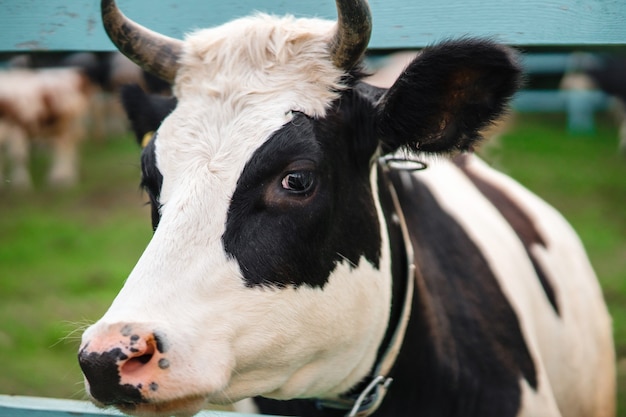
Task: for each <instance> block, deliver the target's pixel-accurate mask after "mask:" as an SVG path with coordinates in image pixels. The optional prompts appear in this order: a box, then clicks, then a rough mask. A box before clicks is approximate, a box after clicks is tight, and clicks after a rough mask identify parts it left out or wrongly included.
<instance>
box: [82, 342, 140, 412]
mask: <svg viewBox="0 0 626 417" xmlns="http://www.w3.org/2000/svg"><path fill="white" fill-rule="evenodd" d="M126 359H128V356H126V355H125V354H124V353H123V352H122V350H121V349H120V348H115V349H112V350H110V351H107V352H104V353H98V352H91V353H86V352H85V351H84V350H83V351H81V352H80V353H79V355H78V360H79V363H80V368H81V369H82V371H83V374H85V378H87V381H89V390H90V393H91V395H92V396H93V397H94V398H95V399H96V400H98V401H99V402H101V403H102V404H104V405H125V404H139V403H144V402H146V400H145V399H144V398H143V396H142V395H141V391H140V390H139V389H138V388H137V387H135V386H133V385H130V384H124V385H122V384H120V381H121V379H120V375H119V366H118V362H119V361H123V360H126Z"/></svg>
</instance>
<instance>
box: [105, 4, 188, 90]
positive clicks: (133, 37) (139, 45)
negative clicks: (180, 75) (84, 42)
mask: <svg viewBox="0 0 626 417" xmlns="http://www.w3.org/2000/svg"><path fill="white" fill-rule="evenodd" d="M100 8H101V12H102V23H103V24H104V29H105V30H106V32H107V35H109V38H110V39H111V41H112V42H113V43H114V44H115V46H116V47H117V49H119V50H120V52H121V53H123V54H124V55H126V56H127V57H128V58H129V59H130V60H131V61H133V62H135V63H136V64H137V65H139V66H140V67H141V68H143V69H145V70H146V71H148V72H150V73H152V74H154V75H156V76H157V77H159V78H161V79H163V80H165V81H168V82H170V83H172V82H174V78H175V77H176V71H177V70H178V67H179V64H178V58H179V57H180V55H181V53H182V49H183V42H182V41H180V40H178V39H174V38H170V37H168V36H164V35H161V34H160V33H156V32H153V31H151V30H150V29H147V28H145V27H143V26H141V25H139V24H137V23H135V22H133V21H132V20H130V19H129V18H127V17H126V16H124V14H123V13H122V12H121V11H120V10H119V9H118V7H117V5H116V4H115V0H102V1H101V3H100Z"/></svg>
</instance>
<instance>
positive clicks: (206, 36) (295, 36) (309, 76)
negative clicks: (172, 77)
mask: <svg viewBox="0 0 626 417" xmlns="http://www.w3.org/2000/svg"><path fill="white" fill-rule="evenodd" d="M335 28H336V23H335V22H332V21H327V20H321V19H296V18H294V17H293V16H285V17H275V16H270V15H266V14H257V15H254V16H251V17H246V18H242V19H237V20H234V21H231V22H229V23H226V24H224V25H222V26H219V27H216V28H211V29H202V30H198V31H196V32H194V33H192V34H190V35H188V36H187V38H186V39H185V46H184V53H183V56H182V58H181V61H180V62H181V68H180V69H179V71H178V74H177V78H176V87H175V92H176V95H177V96H178V98H179V99H184V98H185V96H187V95H195V94H198V93H199V94H201V95H203V96H205V97H216V98H218V99H222V100H225V99H228V100H231V101H232V100H237V99H238V98H242V97H246V96H247V97H248V98H249V96H250V95H265V94H280V95H282V96H285V95H286V96H291V99H292V100H293V101H294V103H292V109H293V110H299V111H303V112H306V113H307V114H309V115H310V116H322V115H323V114H324V113H325V110H326V108H327V107H328V105H329V104H330V103H331V102H332V101H333V100H334V99H335V98H336V97H337V91H339V90H341V89H342V85H341V83H340V81H341V78H342V76H343V75H344V72H343V71H342V70H340V69H338V68H336V67H335V66H334V65H333V64H332V61H331V58H330V54H329V51H328V42H329V40H330V39H331V38H332V35H333V34H334V31H335ZM285 93H288V94H285Z"/></svg>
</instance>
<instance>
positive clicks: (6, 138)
mask: <svg viewBox="0 0 626 417" xmlns="http://www.w3.org/2000/svg"><path fill="white" fill-rule="evenodd" d="M91 94H92V87H91V83H90V82H89V80H88V78H87V77H86V76H85V75H84V74H83V73H82V72H81V71H79V70H77V69H73V68H55V69H38V70H29V69H12V70H7V71H3V72H0V147H2V145H4V146H5V147H6V149H7V152H6V153H7V160H8V162H9V163H10V165H11V172H10V174H9V176H8V180H9V181H10V182H11V183H12V184H13V185H14V186H16V187H21V188H28V187H30V186H31V178H30V173H29V169H28V159H29V149H30V146H31V143H32V142H33V141H35V140H41V141H42V142H43V143H45V144H46V145H47V146H50V147H51V148H52V149H53V162H52V166H51V169H50V173H49V176H48V181H49V182H50V183H51V184H53V185H71V184H74V183H75V182H76V180H77V178H78V161H77V146H78V143H79V142H80V140H81V139H82V138H83V136H84V119H85V117H86V116H87V113H88V110H89V102H90V98H91ZM0 175H2V170H1V169H0Z"/></svg>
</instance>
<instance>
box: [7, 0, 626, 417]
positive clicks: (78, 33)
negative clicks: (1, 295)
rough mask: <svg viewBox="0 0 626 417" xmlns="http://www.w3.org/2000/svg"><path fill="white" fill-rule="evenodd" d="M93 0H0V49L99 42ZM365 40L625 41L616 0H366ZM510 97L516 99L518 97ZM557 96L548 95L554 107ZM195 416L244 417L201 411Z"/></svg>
mask: <svg viewBox="0 0 626 417" xmlns="http://www.w3.org/2000/svg"><path fill="white" fill-rule="evenodd" d="M118 2H119V6H120V8H121V9H122V10H123V11H124V12H125V13H126V14H127V15H128V16H129V17H130V18H132V19H134V20H136V21H138V22H140V23H141V24H143V25H145V26H148V27H150V28H152V29H153V30H156V31H158V32H161V33H164V34H166V35H169V36H173V37H177V38H181V37H183V35H184V33H186V32H189V31H191V30H194V29H197V28H203V27H210V26H215V25H219V24H221V23H224V22H227V21H229V20H231V19H233V18H236V17H241V16H245V15H248V14H250V13H252V12H254V11H262V12H267V13H272V14H286V13H291V14H294V15H296V16H317V17H321V18H328V19H335V17H336V11H335V6H334V0H316V1H310V0H301V1H285V0H229V1H221V0H220V1H217V0H184V1H179V0H118ZM99 3H100V2H99V0H72V1H68V0H0V52H30V51H78V50H91V51H109V50H113V49H114V47H113V45H112V44H111V43H110V41H109V40H108V38H107V37H106V35H105V33H104V31H103V29H102V25H101V21H100V13H99ZM370 5H371V8H372V13H373V17H374V29H373V33H372V40H371V42H370V48H371V49H411V48H419V47H423V46H425V45H428V44H432V43H434V42H436V41H439V40H442V39H446V38H450V37H455V36H467V35H472V36H491V37H493V38H495V39H496V40H498V41H501V42H504V43H508V44H511V45H518V46H545V47H554V46H557V47H567V48H568V49H574V48H579V47H583V48H597V47H607V46H608V47H622V48H623V47H625V46H626V1H624V0H526V1H525V0H465V1H462V2H461V1H457V0H370ZM518 105H520V106H523V103H519V102H518ZM558 106H560V104H558V103H556V104H555V105H554V107H558ZM77 415H80V416H85V417H100V416H120V415H122V414H120V413H118V412H115V411H110V410H100V409H98V408H96V407H94V406H93V405H91V404H89V403H87V402H82V401H73V400H59V399H44V398H33V397H20V396H7V395H0V417H70V416H77ZM199 416H201V417H209V416H211V417H252V415H244V414H237V413H227V412H218V411H207V412H203V413H201V414H199Z"/></svg>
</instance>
